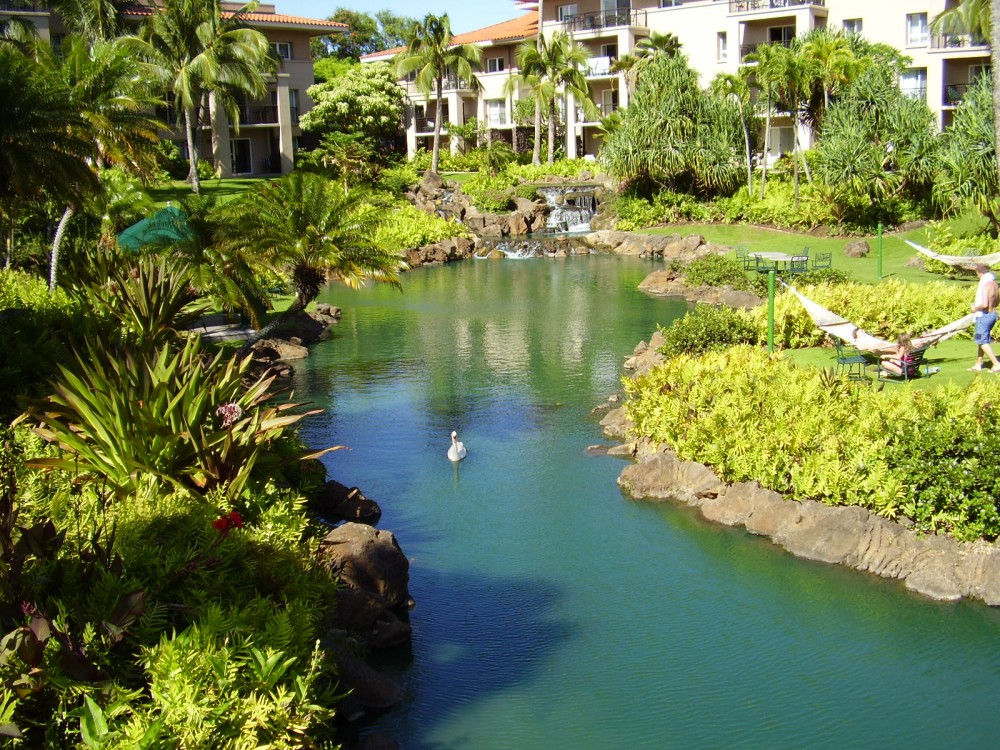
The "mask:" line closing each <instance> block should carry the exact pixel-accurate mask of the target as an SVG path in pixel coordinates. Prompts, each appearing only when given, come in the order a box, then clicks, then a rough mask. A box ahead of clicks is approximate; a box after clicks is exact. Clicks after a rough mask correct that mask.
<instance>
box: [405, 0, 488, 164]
mask: <svg viewBox="0 0 1000 750" xmlns="http://www.w3.org/2000/svg"><path fill="white" fill-rule="evenodd" d="M482 56H483V51H482V49H481V48H480V47H477V46H476V45H474V44H452V34H451V21H449V20H448V14H447V13H445V14H444V15H443V16H435V15H431V14H429V13H428V14H427V15H426V16H425V17H424V20H423V21H418V22H417V23H416V24H415V25H414V27H413V30H412V32H411V34H410V38H409V41H408V42H407V48H406V50H405V51H404V52H400V53H399V55H398V56H397V57H396V60H395V65H396V72H397V74H398V75H399V76H400V78H405V77H406V76H408V75H410V73H416V74H417V77H416V80H415V83H416V86H417V89H418V90H419V91H420V92H422V93H423V94H424V95H425V96H427V97H430V96H434V101H435V103H436V105H437V106H436V111H435V114H434V147H433V151H432V152H431V171H432V172H437V171H438V156H439V154H440V149H441V116H442V114H443V101H444V84H445V79H446V78H448V77H449V76H455V77H456V78H457V79H458V80H460V81H467V82H468V84H469V86H471V87H475V86H478V81H477V80H476V78H475V77H474V76H473V75H472V72H473V70H476V69H478V67H479V61H480V60H481V59H482Z"/></svg>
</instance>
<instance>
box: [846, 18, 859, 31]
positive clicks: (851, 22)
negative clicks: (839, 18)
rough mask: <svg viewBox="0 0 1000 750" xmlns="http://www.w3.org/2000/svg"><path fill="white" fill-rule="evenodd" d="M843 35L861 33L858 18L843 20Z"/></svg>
mask: <svg viewBox="0 0 1000 750" xmlns="http://www.w3.org/2000/svg"><path fill="white" fill-rule="evenodd" d="M844 33H845V34H860V33H861V19H860V18H845V19H844Z"/></svg>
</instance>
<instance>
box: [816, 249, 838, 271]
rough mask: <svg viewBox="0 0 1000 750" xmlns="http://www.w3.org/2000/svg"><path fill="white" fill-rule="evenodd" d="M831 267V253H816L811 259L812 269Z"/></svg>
mask: <svg viewBox="0 0 1000 750" xmlns="http://www.w3.org/2000/svg"><path fill="white" fill-rule="evenodd" d="M832 267H833V253H816V254H815V255H814V256H813V259H812V270H814V271H819V270H820V269H823V268H832Z"/></svg>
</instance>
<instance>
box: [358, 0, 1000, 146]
mask: <svg viewBox="0 0 1000 750" xmlns="http://www.w3.org/2000/svg"><path fill="white" fill-rule="evenodd" d="M957 4H958V3H957V0H920V2H915V1H914V0H577V2H572V3H568V2H563V0H534V1H532V0H516V2H515V3H514V5H515V9H516V8H521V9H524V10H528V11H529V12H528V13H525V14H524V15H522V16H521V17H520V18H517V19H515V20H512V21H508V22H506V23H501V24H497V25H494V26H490V27H487V28H484V29H479V30H477V31H473V32H469V33H465V34H459V35H457V36H456V37H455V41H456V43H466V42H471V43H476V44H479V45H480V46H482V47H483V71H482V72H481V73H479V74H478V75H477V77H478V78H479V80H480V83H481V84H482V86H481V89H480V90H479V91H476V90H474V89H473V88H471V87H470V86H469V85H468V82H464V81H456V80H450V81H449V82H448V87H447V90H446V103H445V107H446V109H445V112H444V115H445V121H446V122H451V123H455V124H462V123H464V122H465V121H466V120H467V119H468V118H470V117H473V116H475V117H477V118H479V120H480V122H483V123H486V124H488V126H489V127H490V129H491V130H492V131H493V133H492V135H495V136H499V137H504V133H505V132H509V131H510V130H511V124H510V113H511V112H512V110H513V107H514V105H515V102H516V100H517V99H519V98H525V97H526V96H527V92H524V91H520V92H515V93H513V94H510V95H505V94H504V93H503V91H504V90H503V85H502V81H503V80H504V79H506V78H507V77H508V76H509V75H511V73H513V72H516V70H515V62H514V58H513V50H514V49H515V48H516V46H517V44H518V43H519V42H520V41H522V40H524V39H530V38H533V36H534V34H536V33H538V26H539V18H540V19H541V23H540V26H541V33H542V34H545V35H550V34H552V33H553V32H555V31H559V30H561V31H565V32H567V33H569V34H570V35H571V36H572V37H573V39H575V40H576V41H577V42H578V43H580V44H582V45H584V46H586V47H587V49H588V50H589V51H590V55H591V56H590V63H589V65H588V68H587V71H586V75H587V80H588V81H589V84H590V94H591V99H592V100H593V101H594V102H595V103H596V105H597V109H598V112H599V113H600V116H605V115H607V114H610V113H611V112H613V111H614V110H616V109H618V108H619V107H624V106H626V105H627V104H628V96H629V88H628V85H627V80H626V76H625V74H624V73H616V72H612V70H611V64H612V62H613V61H614V60H615V59H616V58H617V57H620V56H622V55H626V54H630V53H633V52H634V51H635V48H636V44H637V43H638V42H639V41H640V40H641V39H643V38H644V37H648V36H649V35H650V34H651V33H653V32H658V33H667V32H669V33H672V34H674V35H675V36H676V37H677V38H678V39H679V40H680V42H681V51H682V52H683V53H684V54H685V55H686V56H687V58H688V60H689V61H690V64H691V65H692V67H693V68H695V69H696V70H697V71H698V73H699V75H700V77H701V82H702V84H703V85H705V86H707V85H708V84H709V83H710V82H711V80H712V79H713V78H714V77H715V76H716V75H717V74H719V73H734V72H736V71H737V70H739V68H740V67H742V66H745V65H753V63H752V62H750V61H748V60H747V56H748V55H750V54H751V53H752V52H753V51H754V50H755V49H756V48H757V47H758V46H759V45H762V44H768V43H778V44H789V43H790V42H791V40H792V39H794V38H795V37H797V36H802V35H803V34H806V33H808V32H810V31H812V30H813V29H817V28H827V29H841V30H843V31H846V32H848V33H852V34H861V35H863V36H864V37H865V38H867V39H869V40H870V41H872V42H880V43H884V44H888V45H891V46H892V47H895V48H897V49H899V50H901V51H902V52H903V53H904V54H905V55H907V56H908V57H909V58H910V59H911V63H910V66H909V68H908V69H907V70H906V72H905V73H904V74H903V75H902V76H901V77H900V81H899V85H900V86H901V87H902V89H903V90H904V91H906V92H907V93H908V94H910V95H911V96H914V97H919V98H921V99H924V100H926V102H927V104H928V106H929V107H930V108H931V110H932V111H933V112H934V113H935V116H936V117H937V122H938V126H939V127H940V128H941V129H943V128H945V127H947V126H948V125H949V124H950V122H951V118H952V116H953V113H954V111H955V108H956V107H957V105H958V103H959V102H960V101H961V99H962V96H963V95H964V93H965V91H966V89H967V88H968V86H969V84H970V83H971V82H972V81H974V80H975V78H976V76H978V75H981V74H982V73H983V72H984V71H986V70H988V69H989V66H990V48H989V44H988V42H987V41H986V40H984V39H978V38H975V37H972V36H970V35H968V34H951V35H935V34H932V33H931V29H930V26H931V22H932V21H933V19H934V17H935V16H937V15H938V14H939V13H941V12H943V11H945V10H947V9H950V8H952V7H954V6H955V5H957ZM398 51H399V50H389V51H387V52H384V53H379V54H375V55H369V56H367V57H365V58H363V62H371V61H376V60H388V59H391V57H392V56H393V55H394V54H395V53H396V52H398ZM400 84H401V85H402V86H404V87H405V88H406V93H407V97H408V102H409V112H410V116H408V118H407V121H406V132H407V144H408V148H409V151H410V153H411V154H412V153H413V152H414V151H415V150H416V148H417V147H419V146H426V144H427V142H428V138H429V136H430V135H431V134H432V131H433V123H434V114H435V112H434V108H435V103H434V100H433V97H431V98H430V99H428V97H425V96H424V95H423V94H422V93H420V92H419V91H417V90H416V88H415V87H414V85H413V83H412V81H401V82H400ZM571 99H572V98H571V97H569V101H568V106H565V107H563V108H562V111H563V122H564V124H565V126H566V143H565V152H566V155H567V156H569V157H576V156H583V155H587V154H596V153H597V151H598V149H599V146H600V137H601V136H600V129H599V127H598V125H599V122H597V121H595V120H593V119H588V118H587V117H586V116H585V115H584V113H583V110H582V109H581V108H579V107H577V106H575V104H574V102H572V100H571ZM775 124H776V126H777V129H776V130H775V131H773V134H772V146H771V150H772V157H777V156H780V155H781V154H782V153H783V152H786V151H790V150H791V148H792V143H793V138H794V133H793V127H794V125H793V122H792V119H791V118H790V117H787V116H786V117H784V118H783V119H782V118H779V119H778V120H776V122H775ZM800 139H801V142H803V143H806V144H809V143H811V133H809V132H808V131H806V130H803V131H802V132H800ZM452 146H453V148H454V147H455V144H454V143H453V144H452Z"/></svg>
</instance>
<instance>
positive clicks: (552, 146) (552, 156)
mask: <svg viewBox="0 0 1000 750" xmlns="http://www.w3.org/2000/svg"><path fill="white" fill-rule="evenodd" d="M555 160H556V97H555V94H553V95H552V99H551V100H549V152H548V163H549V164H553V163H554V162H555Z"/></svg>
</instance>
